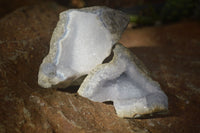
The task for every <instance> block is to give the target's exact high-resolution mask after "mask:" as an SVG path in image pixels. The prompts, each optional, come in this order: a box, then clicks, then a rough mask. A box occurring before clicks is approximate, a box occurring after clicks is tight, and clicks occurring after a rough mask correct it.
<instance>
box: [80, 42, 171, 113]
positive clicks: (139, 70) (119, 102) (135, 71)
mask: <svg viewBox="0 0 200 133" xmlns="http://www.w3.org/2000/svg"><path fill="white" fill-rule="evenodd" d="M78 93H79V95H81V96H83V97H86V98H88V99H90V100H92V101H95V102H105V101H113V104H114V107H115V110H116V112H117V115H118V116H119V117H138V116H141V115H144V114H150V113H153V112H159V111H163V110H167V108H168V98H167V96H166V95H165V94H164V92H163V91H162V90H161V89H160V85H159V84H158V83H157V82H155V81H153V80H152V79H151V78H150V76H149V74H148V71H147V69H146V68H145V67H144V65H143V64H142V63H141V62H140V60H138V59H137V57H136V56H135V55H133V53H131V52H130V51H129V50H128V49H127V48H125V47H123V46H122V45H121V44H116V46H115V48H114V57H113V59H112V61H111V62H110V63H105V64H102V65H99V66H97V67H96V68H95V69H94V70H92V72H91V73H90V74H89V75H88V76H87V77H86V79H85V80H84V81H83V83H82V84H81V87H80V89H79V90H78Z"/></svg>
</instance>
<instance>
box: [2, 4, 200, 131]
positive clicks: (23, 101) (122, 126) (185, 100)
mask: <svg viewBox="0 0 200 133" xmlns="http://www.w3.org/2000/svg"><path fill="white" fill-rule="evenodd" d="M63 10H66V9H63V8H62V7H60V6H56V5H54V4H48V5H40V6H34V7H27V8H22V9H18V10H17V11H15V12H13V13H12V14H9V15H7V16H6V17H4V18H2V19H1V20H0V132H1V133H5V132H6V133H15V132H20V133H21V132H24V133H35V132H42V133H43V132H47V133H48V132H49V133H51V132H55V133H60V132H116V133H118V132H120V131H123V132H125V133H126V132H127V133H129V132H131V131H132V132H143V133H144V132H145V133H150V132H151V133H174V132H177V133H182V132H185V133H197V132H199V130H200V127H199V125H200V106H199V105H200V98H199V93H200V91H199V90H200V89H199V88H200V82H199V81H200V77H199V75H200V70H199V67H200V63H199V62H200V53H199V49H200V38H199V35H200V25H199V22H191V21H190V22H180V23H176V24H171V25H168V26H162V27H151V28H142V29H135V30H132V29H128V30H127V31H126V32H125V34H124V37H122V40H123V39H124V38H126V37H130V38H128V39H129V41H128V40H127V39H125V40H123V41H127V42H128V43H127V44H128V46H129V47H134V48H132V50H133V52H134V53H135V54H136V55H137V56H138V57H139V58H140V59H141V60H142V61H143V62H144V64H145V65H146V66H147V68H149V69H150V72H151V76H152V77H153V78H154V79H155V80H156V81H158V82H159V83H160V84H161V88H162V89H163V90H164V92H166V94H167V96H168V99H169V114H168V115H164V116H158V115H156V116H153V117H150V118H149V119H134V120H133V119H121V118H118V117H117V116H116V115H115V111H114V108H113V106H110V105H107V104H103V103H94V102H90V101H89V100H87V99H85V98H81V97H79V96H78V95H76V93H74V92H73V93H69V92H70V90H71V89H69V88H68V89H66V90H65V91H66V92H62V91H58V90H52V89H45V90H44V89H42V88H41V87H39V86H38V84H37V75H38V67H39V65H40V64H41V62H42V59H43V58H44V56H45V55H46V54H47V53H48V50H49V41H50V38H51V35H52V32H53V29H54V27H55V26H56V23H57V21H58V14H59V13H60V12H61V11H63ZM19 18H20V19H19ZM132 42H135V43H136V44H137V45H138V46H139V47H135V46H134V44H132ZM148 43H149V44H150V46H151V45H154V47H149V46H148V45H147V44H148ZM124 44H125V43H124ZM162 44H163V45H162ZM147 46H148V47H147ZM155 46H156V47H155ZM72 90H74V89H72ZM70 101H71V102H70ZM72 104H73V105H74V106H73V105H72ZM73 108H75V109H73ZM76 109H77V110H78V111H77V112H76V111H75V110H76ZM63 115H64V116H63ZM94 123H95V124H94ZM66 125H67V126H66ZM65 128H68V130H65ZM130 130H131V131H130Z"/></svg>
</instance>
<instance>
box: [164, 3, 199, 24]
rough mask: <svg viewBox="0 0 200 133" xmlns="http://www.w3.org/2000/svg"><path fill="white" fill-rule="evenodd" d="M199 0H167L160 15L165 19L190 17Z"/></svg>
mask: <svg viewBox="0 0 200 133" xmlns="http://www.w3.org/2000/svg"><path fill="white" fill-rule="evenodd" d="M196 4H198V0H167V2H166V4H165V6H164V7H163V9H162V11H161V14H160V17H161V20H163V21H177V20H180V19H182V18H186V17H190V16H191V15H192V14H193V13H194V9H195V6H196Z"/></svg>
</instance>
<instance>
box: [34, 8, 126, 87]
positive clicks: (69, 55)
mask: <svg viewBox="0 0 200 133" xmlns="http://www.w3.org/2000/svg"><path fill="white" fill-rule="evenodd" d="M128 22H129V18H128V17H127V15H125V14H124V13H122V12H120V11H117V10H113V9H110V8H107V7H90V8H83V9H79V10H77V9H71V10H67V11H65V12H62V13H61V14H60V19H59V22H58V23H57V27H56V28H55V30H54V32H53V35H52V38H51V42H50V51H49V54H48V55H47V56H46V57H45V58H44V60H43V62H42V64H41V66H40V70H39V74H38V83H39V85H40V86H42V87H44V88H49V87H52V86H59V87H67V86H69V85H70V84H71V83H72V82H73V81H75V80H76V79H78V78H80V77H81V76H83V75H86V74H88V73H89V72H90V71H91V70H92V69H93V68H95V67H96V66H97V65H99V64H101V63H102V62H103V60H104V59H105V58H106V57H107V56H109V54H110V52H111V49H112V47H113V45H114V44H115V43H116V42H117V41H118V40H119V39H120V36H121V34H122V32H123V31H124V29H125V28H126V26H127V24H128Z"/></svg>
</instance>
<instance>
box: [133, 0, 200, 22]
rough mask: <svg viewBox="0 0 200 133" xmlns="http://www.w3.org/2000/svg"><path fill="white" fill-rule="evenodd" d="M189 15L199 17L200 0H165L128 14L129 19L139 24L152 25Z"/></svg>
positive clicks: (188, 16) (189, 16)
mask: <svg viewBox="0 0 200 133" xmlns="http://www.w3.org/2000/svg"><path fill="white" fill-rule="evenodd" d="M157 8H158V9H157ZM191 17H195V18H200V0H167V1H166V2H165V4H163V5H162V6H160V7H158V6H157V7H156V8H155V6H154V7H153V6H151V5H149V6H147V8H144V9H143V10H141V11H140V13H139V14H136V15H135V14H134V15H130V20H131V22H134V23H137V24H139V25H152V24H155V23H156V22H157V21H159V22H162V23H168V22H174V21H178V20H181V19H183V18H191Z"/></svg>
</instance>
